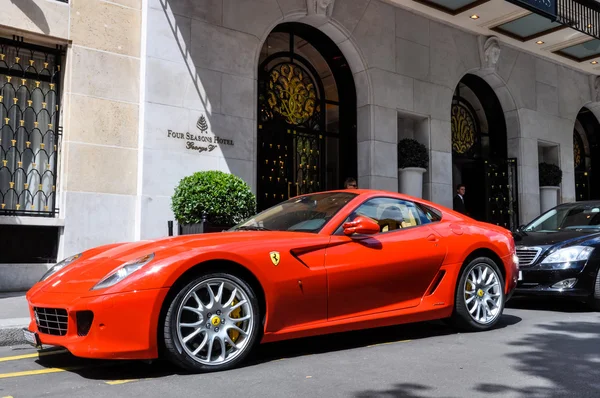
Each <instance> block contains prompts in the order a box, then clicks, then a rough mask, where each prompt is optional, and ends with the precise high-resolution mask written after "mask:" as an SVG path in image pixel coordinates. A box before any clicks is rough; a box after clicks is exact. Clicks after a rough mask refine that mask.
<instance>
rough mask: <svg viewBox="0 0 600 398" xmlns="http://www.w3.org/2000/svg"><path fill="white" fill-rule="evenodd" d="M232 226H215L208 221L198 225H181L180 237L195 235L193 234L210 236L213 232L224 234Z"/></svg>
mask: <svg viewBox="0 0 600 398" xmlns="http://www.w3.org/2000/svg"><path fill="white" fill-rule="evenodd" d="M231 227H232V226H229V225H214V224H211V223H209V222H208V221H205V222H201V223H197V224H183V225H181V224H180V225H179V231H178V235H193V234H208V233H212V232H222V231H225V230H228V229H229V228H231Z"/></svg>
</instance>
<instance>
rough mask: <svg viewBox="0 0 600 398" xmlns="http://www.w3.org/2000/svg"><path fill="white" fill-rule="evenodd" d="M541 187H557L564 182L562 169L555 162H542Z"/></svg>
mask: <svg viewBox="0 0 600 398" xmlns="http://www.w3.org/2000/svg"><path fill="white" fill-rule="evenodd" d="M539 174H540V187H557V186H559V185H560V183H561V182H562V170H561V169H560V168H559V167H558V166H557V165H555V164H550V163H540V164H539Z"/></svg>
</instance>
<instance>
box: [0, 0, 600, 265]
mask: <svg viewBox="0 0 600 398" xmlns="http://www.w3.org/2000/svg"><path fill="white" fill-rule="evenodd" d="M317 3H318V2H315V1H314V0H195V1H190V0H148V1H147V2H142V0H112V1H103V0H71V1H70V4H64V3H59V2H54V1H46V0H29V1H27V2H19V3H17V2H13V1H11V0H0V8H1V9H2V13H1V14H0V25H4V26H0V31H2V32H3V33H7V32H13V34H14V32H17V33H19V34H22V35H24V36H25V38H26V39H27V40H29V41H37V42H40V43H53V45H54V44H67V43H68V47H67V60H66V67H65V70H66V76H65V80H64V87H63V94H64V95H63V112H64V113H63V115H62V120H63V123H62V124H63V126H64V138H63V139H64V142H63V152H62V157H61V169H60V184H59V187H58V189H59V193H60V199H61V203H60V208H61V217H63V218H64V224H65V234H64V237H63V240H62V242H63V245H64V247H63V248H62V250H61V256H62V255H68V254H71V253H74V252H77V251H80V250H83V249H85V248H88V247H91V246H95V245H99V244H103V243H107V242H114V241H122V240H132V239H139V238H153V237H159V236H164V235H166V234H167V221H168V220H172V219H173V215H172V212H171V210H170V197H171V195H172V193H173V189H174V188H175V186H176V184H177V183H178V181H179V180H180V179H181V178H183V177H184V176H186V175H189V174H191V173H193V172H195V171H198V170H206V169H219V170H223V171H228V172H232V173H235V174H237V175H239V176H241V177H243V178H244V179H245V180H246V181H247V182H248V183H249V184H250V186H251V187H252V189H256V175H255V174H256V171H255V170H256V153H257V148H256V145H257V144H256V132H257V126H256V107H257V98H256V96H257V80H256V79H257V63H258V59H259V52H260V48H261V46H262V44H263V42H264V41H265V39H266V37H267V35H268V34H269V32H270V31H271V30H272V29H273V28H274V27H275V26H276V25H277V24H279V23H281V22H284V21H299V22H303V23H306V24H309V25H312V26H314V27H317V28H318V29H320V30H321V31H323V32H324V33H326V34H327V35H328V36H329V37H330V38H331V39H332V40H333V41H334V42H335V43H337V45H338V46H339V47H340V49H341V50H342V52H343V53H344V55H345V57H346V58H347V60H348V62H349V64H350V67H351V70H352V72H353V74H354V80H355V85H356V91H357V106H358V109H357V117H358V120H357V126H358V141H359V142H358V156H359V161H358V171H359V175H358V179H359V184H360V186H361V187H368V188H382V189H388V190H394V191H395V190H397V189H398V188H397V187H398V177H397V174H398V171H397V168H396V163H397V155H396V143H397V141H398V138H399V134H400V136H403V135H411V136H413V137H415V138H417V139H418V140H419V141H421V142H423V143H424V144H425V145H426V146H427V147H428V148H429V150H430V155H431V156H430V159H431V160H430V167H429V171H428V172H427V173H426V175H425V187H424V188H425V197H426V198H428V199H431V200H433V201H435V202H438V203H441V204H443V205H447V206H451V203H452V202H451V201H452V196H453V191H454V190H453V187H452V155H451V134H450V106H451V100H452V94H453V90H454V89H455V87H456V85H457V84H458V82H459V81H460V79H461V78H462V77H463V76H464V75H465V74H466V73H474V74H476V75H478V76H480V77H482V78H483V79H485V80H486V82H488V84H490V86H491V87H492V88H493V89H494V91H495V92H496V94H497V96H498V98H499V100H500V102H501V104H502V107H503V110H504V113H505V118H506V122H507V130H508V140H509V146H508V147H509V156H515V157H517V158H518V162H519V194H520V195H519V199H520V209H521V221H522V222H525V221H528V220H530V219H531V218H533V217H535V216H536V215H537V214H538V213H539V187H538V183H537V163H538V161H539V160H540V159H539V156H538V153H540V154H542V156H546V155H544V153H549V154H550V155H548V156H550V157H555V158H556V159H557V160H558V161H559V163H560V166H561V167H562V168H563V172H564V180H563V186H562V190H561V196H562V201H568V200H573V199H574V181H573V172H572V169H573V159H572V129H573V125H574V121H575V117H576V115H577V112H578V111H579V109H580V108H581V107H582V106H584V105H586V104H587V105H589V103H590V102H591V101H592V90H591V85H590V80H589V77H588V76H586V75H584V74H582V73H579V72H576V71H574V70H571V69H569V68H566V67H564V66H561V65H558V64H556V63H553V62H550V61H548V60H545V59H541V58H538V57H536V56H533V55H531V54H527V53H524V52H521V51H519V50H517V49H515V48H512V47H510V46H508V45H505V44H503V43H501V42H500V44H499V48H500V54H499V58H498V60H497V62H494V60H493V59H491V62H488V60H487V59H486V58H485V56H484V55H485V54H484V51H483V48H484V44H485V39H486V38H481V37H477V36H475V35H472V34H470V33H467V32H464V31H462V30H460V29H457V28H454V27H451V26H449V25H446V24H444V23H442V22H439V21H434V20H431V19H428V18H425V17H423V16H421V15H417V14H415V13H412V12H410V11H408V10H405V9H402V8H399V7H395V6H393V5H391V4H389V3H387V2H384V1H379V0H336V1H335V2H333V1H331V2H330V3H331V4H330V5H329V6H328V7H327V8H326V9H320V8H319V7H317ZM17 4H18V5H17ZM142 4H146V7H142ZM7 27H8V28H7ZM140 76H141V77H142V78H140ZM595 99H596V98H594V100H595ZM140 104H141V106H140ZM590 107H591V109H593V110H597V109H598V106H597V103H593V104H591V106H590ZM201 120H203V121H204V122H205V123H206V128H204V125H203V124H201V123H199V122H200V121H201ZM198 126H202V128H198ZM140 127H141V128H142V130H141V131H142V132H143V134H141V135H139V134H138V131H140ZM169 131H171V133H169ZM188 132H189V133H190V134H194V135H206V136H210V137H214V136H218V137H220V138H221V139H224V140H228V142H226V143H221V144H218V145H217V147H216V148H215V149H214V150H212V151H208V150H207V151H204V152H202V153H199V152H198V148H187V140H186V139H181V138H178V137H179V136H178V135H177V133H183V134H186V133H188ZM399 132H400V133H399ZM231 141H232V142H233V145H228V144H229V143H231ZM540 145H545V146H546V147H545V148H549V149H543V150H539V147H540ZM200 146H206V143H205V144H201V145H199V147H200Z"/></svg>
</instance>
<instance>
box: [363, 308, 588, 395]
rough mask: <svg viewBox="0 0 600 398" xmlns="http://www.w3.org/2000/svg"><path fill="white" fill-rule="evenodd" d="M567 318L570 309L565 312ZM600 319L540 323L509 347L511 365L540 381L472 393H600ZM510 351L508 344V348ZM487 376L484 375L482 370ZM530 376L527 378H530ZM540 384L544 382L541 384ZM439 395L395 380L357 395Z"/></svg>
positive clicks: (575, 310)
mask: <svg viewBox="0 0 600 398" xmlns="http://www.w3.org/2000/svg"><path fill="white" fill-rule="evenodd" d="M515 303H517V301H516V300H515V301H514V302H513V301H512V300H511V306H509V307H512V308H522V309H529V310H541V311H555V312H564V313H567V314H568V313H578V312H591V311H589V310H588V309H586V308H585V307H584V305H583V304H581V303H577V302H573V301H562V302H561V301H559V300H548V299H545V300H524V301H520V300H519V302H518V304H517V305H515ZM565 318H566V319H568V315H565ZM597 320H598V322H581V321H576V322H569V321H568V320H565V321H560V322H549V323H541V324H538V325H535V327H534V331H533V332H531V333H529V334H527V335H525V336H524V337H522V338H519V339H517V340H515V341H513V342H511V343H508V344H507V346H508V347H518V351H517V352H514V350H510V352H508V353H507V354H505V355H506V357H508V358H509V359H511V360H512V362H513V365H511V367H512V370H515V371H517V372H519V373H521V374H523V375H526V376H529V377H531V378H535V379H536V381H535V383H536V384H537V385H530V386H515V382H514V381H511V380H506V382H505V383H502V384H491V383H478V384H475V385H474V386H473V387H472V394H473V396H486V397H489V396H497V397H502V396H511V397H522V398H563V397H578V398H579V397H600V316H598V318H597ZM507 351H509V350H507ZM482 377H484V375H482ZM525 379H527V378H525ZM540 385H541V386H540ZM433 394H435V396H439V395H437V394H439V392H437V391H434V388H433V387H429V386H424V385H420V384H418V385H417V384H396V385H393V386H391V387H390V388H388V389H387V390H386V389H382V390H380V391H372V390H370V391H359V392H356V393H355V395H354V397H356V398H366V397H375V398H377V397H381V398H384V397H386V398H387V397H409V398H410V397H414V398H417V397H421V398H422V397H429V396H434V395H433Z"/></svg>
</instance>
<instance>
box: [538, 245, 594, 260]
mask: <svg viewBox="0 0 600 398" xmlns="http://www.w3.org/2000/svg"><path fill="white" fill-rule="evenodd" d="M593 251H594V248H593V247H590V246H571V247H565V248H564V249H560V250H557V251H555V252H554V253H552V254H550V255H549V256H548V257H546V258H545V259H544V260H543V261H542V264H564V263H573V262H577V261H586V260H587V259H589V258H590V256H591V255H592V252H593Z"/></svg>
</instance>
